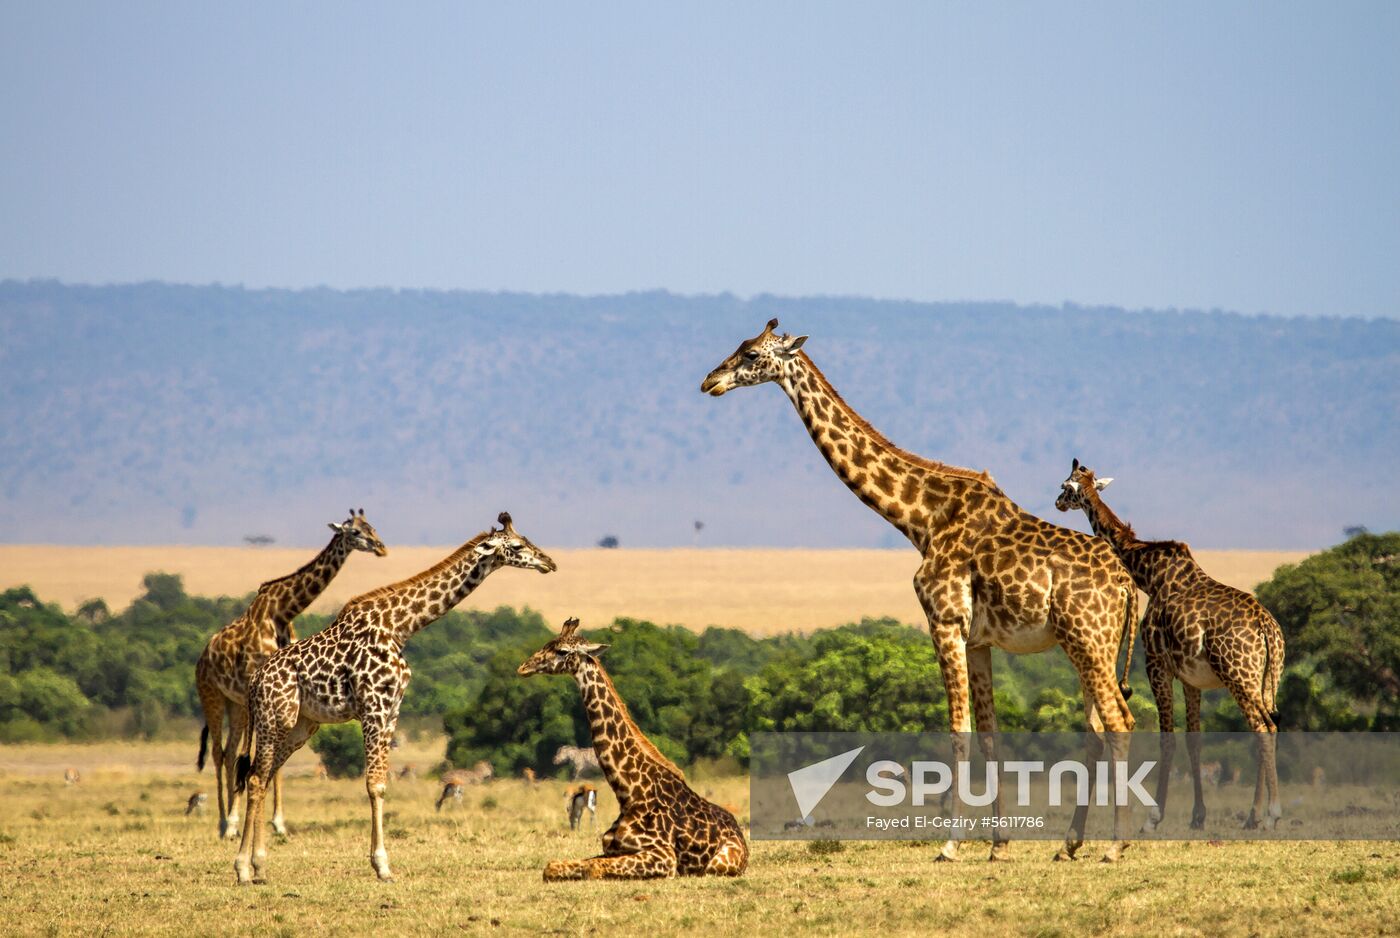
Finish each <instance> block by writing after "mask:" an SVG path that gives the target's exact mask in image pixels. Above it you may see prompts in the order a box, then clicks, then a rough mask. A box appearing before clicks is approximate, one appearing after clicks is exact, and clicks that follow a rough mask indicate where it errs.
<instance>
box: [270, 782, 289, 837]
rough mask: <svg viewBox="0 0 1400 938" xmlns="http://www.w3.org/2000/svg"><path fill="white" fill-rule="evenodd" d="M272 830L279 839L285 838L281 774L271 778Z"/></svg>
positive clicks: (285, 825) (285, 823) (285, 828)
mask: <svg viewBox="0 0 1400 938" xmlns="http://www.w3.org/2000/svg"><path fill="white" fill-rule="evenodd" d="M272 830H273V832H274V833H276V834H278V835H279V836H281V837H286V836H287V822H286V821H285V820H284V819H283V817H282V773H281V772H280V771H279V772H278V773H277V774H276V775H274V776H272Z"/></svg>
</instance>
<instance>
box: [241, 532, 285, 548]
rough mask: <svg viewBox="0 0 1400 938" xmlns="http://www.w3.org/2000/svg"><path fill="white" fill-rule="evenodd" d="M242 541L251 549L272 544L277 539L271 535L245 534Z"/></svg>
mask: <svg viewBox="0 0 1400 938" xmlns="http://www.w3.org/2000/svg"><path fill="white" fill-rule="evenodd" d="M243 540H244V541H246V542H247V543H248V544H249V545H250V546H252V547H266V546H267V545H268V544H271V543H274V542H275V541H276V540H277V539H276V538H275V537H273V536H272V535H271V534H245V535H243Z"/></svg>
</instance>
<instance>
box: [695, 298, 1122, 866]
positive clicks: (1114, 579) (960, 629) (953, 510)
mask: <svg viewBox="0 0 1400 938" xmlns="http://www.w3.org/2000/svg"><path fill="white" fill-rule="evenodd" d="M777 325H778V321H777V320H776V319H773V320H770V321H769V323H768V325H767V327H766V328H765V329H764V330H763V331H762V332H761V333H759V335H758V336H756V337H755V338H752V339H749V340H747V341H745V342H743V343H742V344H741V345H740V346H739V348H738V349H737V350H736V351H735V352H734V354H732V355H730V356H729V357H728V358H726V359H725V360H724V361H723V362H721V363H720V365H719V366H718V367H717V368H715V369H714V371H711V372H710V374H709V376H708V377H707V378H705V380H704V382H703V383H702V384H701V385H700V390H701V391H703V392H705V393H707V394H710V395H713V396H715V397H719V396H720V395H722V394H724V393H726V392H727V391H730V390H732V389H734V388H737V387H748V386H752V385H758V384H764V383H767V382H773V383H775V384H777V385H778V386H779V387H781V388H782V389H783V392H784V393H785V394H787V396H788V398H789V399H790V400H791V401H792V403H793V405H794V406H795V407H796V408H797V412H798V414H799V415H800V416H801V418H802V421H803V423H804V424H806V426H807V431H808V433H809V434H810V435H811V437H812V441H813V442H814V443H816V445H817V449H819V450H820V451H821V454H822V456H824V457H825V458H826V461H827V462H828V463H829V464H830V465H831V468H832V469H833V470H835V472H836V475H837V476H838V477H839V478H840V479H841V481H842V482H844V483H845V484H846V486H847V487H848V488H850V489H851V491H853V492H854V493H855V494H856V496H857V497H858V498H859V499H860V500H861V501H862V502H864V503H865V504H866V505H867V506H868V507H870V508H871V509H873V510H874V511H876V512H878V513H879V514H880V515H881V516H882V517H884V518H885V520H886V521H888V522H889V523H890V524H892V525H894V526H895V528H897V529H898V530H899V531H900V533H902V534H903V535H904V536H905V537H907V538H908V539H909V541H910V542H911V543H912V544H913V545H914V546H915V547H916V548H917V549H918V550H919V551H920V553H922V554H923V564H922V565H921V566H920V567H919V570H918V573H916V574H915V576H914V591H915V593H917V594H918V597H919V602H920V603H921V604H922V605H923V607H924V612H925V614H926V615H927V616H928V622H929V631H930V632H931V634H932V637H933V642H934V646H935V648H936V649H937V654H938V661H939V666H940V670H941V671H942V674H943V684H944V687H945V689H946V691H947V696H948V714H949V720H950V722H951V724H952V726H951V729H952V732H953V740H952V742H953V751H954V758H955V760H956V761H957V762H962V761H964V760H965V759H966V758H967V750H968V739H967V735H968V734H969V733H970V732H971V730H972V717H973V716H974V715H975V717H976V720H977V729H978V731H979V743H980V746H981V748H982V750H983V752H985V753H987V755H988V758H992V757H994V755H995V747H996V742H995V737H994V735H993V734H994V733H995V732H996V714H995V712H994V711H993V706H992V662H991V649H992V647H993V646H995V647H998V648H1002V649H1004V650H1006V651H1008V652H1011V653H1013V654H1029V653H1035V652H1041V651H1045V650H1047V649H1049V648H1053V647H1054V646H1056V645H1059V646H1060V647H1061V648H1063V649H1064V650H1065V653H1066V654H1067V655H1068V656H1069V659H1070V662H1071V663H1072V664H1073V665H1074V668H1075V670H1076V671H1077V672H1078V674H1079V680H1080V685H1081V687H1082V688H1083V693H1084V706H1085V710H1086V714H1087V718H1088V723H1089V726H1090V728H1091V729H1092V730H1093V732H1091V733H1090V734H1088V736H1087V741H1088V748H1089V759H1090V761H1091V762H1093V761H1097V759H1098V758H1099V756H1100V755H1101V754H1102V752H1103V744H1104V739H1103V737H1102V735H1101V734H1103V732H1104V730H1107V737H1108V743H1109V745H1110V747H1111V748H1112V752H1113V760H1112V761H1113V762H1114V763H1115V764H1116V763H1118V762H1120V761H1123V760H1125V759H1126V757H1127V746H1128V739H1127V733H1128V732H1129V731H1131V730H1132V728H1133V716H1132V714H1131V713H1130V712H1129V710H1128V704H1127V700H1126V697H1127V694H1128V693H1130V692H1129V691H1128V690H1127V687H1126V684H1125V683H1124V681H1120V680H1118V679H1117V677H1116V675H1115V673H1114V664H1115V662H1116V659H1117V656H1118V649H1119V645H1120V642H1121V641H1123V640H1124V639H1126V641H1127V642H1128V645H1129V650H1131V645H1132V637H1133V633H1134V631H1135V629H1136V627H1137V591H1136V589H1135V588H1134V587H1133V582H1132V580H1131V579H1130V578H1129V576H1128V573H1127V571H1125V570H1124V569H1123V566H1122V564H1120V563H1119V562H1118V559H1117V558H1116V557H1115V556H1114V555H1113V551H1112V550H1111V549H1110V548H1109V547H1108V545H1106V544H1104V543H1103V542H1102V541H1100V540H1097V539H1096V538H1092V537H1087V536H1085V535H1084V534H1081V533H1079V532H1077V531H1071V530H1069V529H1068V528H1061V527H1056V526H1055V525H1052V524H1050V523H1048V522H1046V521H1042V520H1041V519H1040V518H1037V517H1035V516H1034V515H1032V514H1030V513H1029V512H1027V511H1025V510H1023V509H1022V508H1021V507H1020V506H1018V505H1017V504H1016V503H1015V502H1013V501H1012V500H1011V499H1010V498H1008V497H1007V496H1006V495H1005V494H1004V493H1003V492H1002V491H1001V489H1000V488H999V487H998V486H997V484H996V483H995V482H994V481H992V478H991V476H989V475H987V474H986V473H985V472H974V471H972V470H969V469H961V468H958V467H956V466H950V465H947V464H945V463H941V462H937V461H935V460H931V459H925V458H923V457H920V456H916V455H914V454H912V453H909V452H906V451H904V450H902V449H899V448H898V447H896V446H895V445H894V444H892V443H890V441H889V440H887V439H885V437H884V436H882V435H881V434H880V433H879V432H878V431H877V430H875V428H874V427H872V426H871V425H870V424H869V423H867V422H866V421H865V420H864V419H863V418H862V417H861V416H860V415H859V414H858V413H856V412H855V410H854V409H853V408H852V407H851V406H850V405H849V404H847V403H846V402H845V401H844V400H842V399H841V397H840V395H838V394H837V393H836V390H835V389H834V388H833V387H832V386H831V384H830V382H828V381H827V380H826V377H825V376H824V375H823V374H822V373H821V371H819V370H818V369H817V366H816V365H814V364H813V363H812V360H811V359H810V358H808V357H807V355H806V353H805V352H803V351H801V349H802V345H803V343H804V342H806V340H807V337H806V336H796V337H792V336H788V335H778V334H777V333H776V332H775V331H774V330H775V328H776V327H777ZM1125 679H1126V667H1125V669H1124V680H1125ZM969 699H970V701H971V706H970V708H969ZM957 788H958V786H957V785H956V784H954V786H953V790H954V791H956V790H957ZM993 811H994V813H995V814H996V815H997V816H1000V815H1001V804H1000V796H998V798H997V799H996V800H995V801H994V802H993ZM1129 811H1130V809H1129V806H1128V805H1127V804H1119V805H1117V806H1116V809H1115V811H1114V818H1113V843H1112V844H1111V845H1110V847H1109V849H1108V851H1107V852H1106V854H1105V855H1104V860H1106V861H1112V860H1116V859H1117V858H1118V857H1119V856H1120V855H1121V854H1122V851H1123V849H1124V848H1126V847H1127V842H1126V840H1125V839H1124V838H1125V837H1126V835H1127V828H1128V824H1129V821H1130V817H1129ZM1087 815H1088V806H1087V805H1079V806H1077V807H1076V809H1075V812H1074V817H1073V819H1072V821H1071V823H1070V829H1069V831H1068V833H1067V834H1066V837H1065V844H1064V846H1063V848H1061V850H1060V851H1059V853H1058V854H1057V855H1056V859H1073V858H1074V855H1075V852H1076V851H1077V850H1078V849H1079V847H1080V846H1081V845H1082V844H1083V839H1084V823H1085V820H1086V818H1087ZM1006 843H1007V841H1006V834H1005V833H1004V831H1003V828H1001V827H999V826H998V827H996V828H994V833H993V839H992V852H991V857H990V858H991V859H993V860H1000V859H1006ZM957 848H958V841H957V840H956V839H953V840H949V841H948V842H947V843H945V844H944V845H943V849H942V851H941V852H940V854H939V858H940V859H944V860H956V859H957V858H958V857H957Z"/></svg>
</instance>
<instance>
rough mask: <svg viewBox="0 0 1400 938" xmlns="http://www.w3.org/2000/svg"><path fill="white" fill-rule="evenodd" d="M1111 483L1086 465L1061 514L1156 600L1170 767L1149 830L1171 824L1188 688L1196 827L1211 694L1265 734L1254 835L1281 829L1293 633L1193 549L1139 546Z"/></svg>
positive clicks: (1153, 639) (1151, 643) (1250, 823)
mask: <svg viewBox="0 0 1400 938" xmlns="http://www.w3.org/2000/svg"><path fill="white" fill-rule="evenodd" d="M1111 481H1112V480H1111V479H1099V478H1096V476H1095V474H1094V471H1093V470H1092V469H1090V468H1089V467H1087V466H1082V465H1080V464H1079V460H1077V459H1076V460H1075V461H1074V464H1073V466H1071V468H1070V474H1069V477H1068V478H1067V479H1065V481H1064V483H1063V484H1062V485H1061V486H1060V495H1059V498H1058V499H1056V501H1055V506H1056V507H1057V508H1059V509H1060V510H1061V511H1073V510H1074V509H1076V508H1078V509H1082V510H1083V511H1084V514H1085V515H1086V516H1087V517H1088V519H1089V526H1090V527H1092V528H1093V529H1094V533H1095V534H1096V535H1098V536H1099V537H1100V538H1102V539H1103V540H1104V541H1105V542H1106V543H1108V544H1109V545H1111V546H1112V547H1113V550H1114V552H1115V553H1117V554H1118V556H1119V558H1120V559H1121V560H1122V561H1123V565H1124V566H1125V567H1127V569H1128V572H1129V573H1130V574H1132V577H1133V582H1135V583H1136V584H1137V586H1138V588H1139V589H1141V590H1142V591H1143V592H1144V593H1146V594H1147V596H1148V600H1149V601H1148V610H1147V615H1146V617H1144V619H1143V624H1142V641H1143V646H1144V647H1145V648H1146V650H1147V677H1148V680H1150V681H1151V683H1152V695H1153V697H1154V698H1155V700H1156V704H1157V713H1158V728H1159V729H1160V731H1161V740H1160V743H1161V747H1162V766H1161V768H1160V770H1159V771H1158V774H1157V794H1156V797H1155V800H1156V802H1157V806H1156V807H1155V808H1153V809H1151V814H1150V816H1149V818H1148V821H1147V823H1146V824H1145V825H1144V828H1145V829H1146V830H1153V829H1155V828H1156V827H1157V825H1158V824H1160V823H1161V820H1162V812H1163V811H1164V810H1165V808H1166V804H1167V787H1168V784H1167V783H1168V779H1169V776H1170V774H1171V763H1172V756H1173V754H1174V752H1175V747H1176V737H1175V736H1174V735H1173V731H1174V730H1175V716H1174V714H1173V712H1172V711H1173V709H1174V706H1175V704H1174V702H1173V698H1174V696H1175V691H1174V685H1173V683H1172V682H1173V681H1174V680H1178V681H1180V682H1181V686H1182V688H1183V690H1184V692H1185V695H1186V732H1187V734H1188V735H1187V737H1186V746H1187V752H1188V754H1189V755H1190V758H1191V777H1192V779H1193V784H1194V789H1195V806H1194V808H1193V809H1192V812H1191V826H1192V827H1193V828H1196V829H1200V828H1202V827H1203V826H1204V825H1205V817H1206V808H1205V801H1204V797H1203V793H1202V786H1201V765H1200V761H1201V745H1200V738H1199V736H1197V735H1195V734H1199V733H1200V731H1201V691H1203V690H1210V689H1212V688H1216V687H1226V688H1228V689H1229V691H1230V694H1231V696H1233V697H1234V698H1235V703H1236V704H1238V705H1239V708H1240V712H1241V713H1242V714H1244V718H1245V722H1246V723H1248V724H1249V728H1250V729H1251V730H1252V731H1253V732H1255V733H1257V734H1259V740H1258V742H1259V745H1258V755H1259V759H1258V775H1257V778H1256V782H1255V789H1254V805H1253V807H1252V809H1251V810H1250V813H1249V817H1248V818H1247V819H1246V821H1245V827H1247V828H1256V827H1260V826H1264V827H1269V828H1272V827H1274V826H1275V825H1276V824H1277V822H1278V818H1279V817H1280V816H1281V814H1282V809H1281V806H1280V804H1279V799H1278V768H1277V765H1276V758H1275V757H1276V748H1277V747H1276V745H1275V743H1276V740H1275V739H1274V738H1273V737H1274V734H1275V733H1276V732H1277V729H1276V727H1275V726H1274V721H1273V717H1272V713H1273V711H1274V703H1275V700H1274V698H1275V696H1276V694H1277V692H1278V682H1279V675H1280V674H1281V673H1282V672H1283V656H1284V644H1283V631H1282V630H1281V629H1280V628H1279V624H1278V622H1277V621H1276V620H1275V619H1274V617H1273V616H1272V615H1270V614H1269V611H1268V610H1267V609H1265V608H1264V607H1263V606H1262V605H1261V604H1260V603H1259V601H1258V600H1257V599H1255V598H1254V597H1253V596H1251V595H1249V594H1248V593H1246V592H1244V591H1242V590H1237V589H1235V588H1234V587H1233V586H1226V585H1225V584H1224V583H1221V582H1220V581H1219V580H1216V579H1214V578H1213V577H1211V576H1210V575H1209V574H1207V573H1206V572H1205V571H1204V570H1202V569H1201V567H1200V564H1198V563H1196V559H1195V558H1194V557H1192V556H1191V548H1190V547H1188V546H1187V545H1186V544H1183V543H1181V542H1180V541H1143V540H1139V539H1138V537H1137V535H1136V534H1134V533H1133V529H1132V528H1131V527H1129V526H1128V525H1127V524H1126V523H1124V522H1123V521H1122V520H1121V519H1119V517H1118V516H1117V515H1116V514H1114V513H1113V511H1112V509H1110V508H1109V507H1108V505H1106V504H1105V503H1104V501H1103V498H1102V497H1100V495H1099V492H1100V491H1101V490H1102V489H1104V488H1105V487H1107V485H1108V483H1109V482H1111ZM1266 801H1267V805H1266Z"/></svg>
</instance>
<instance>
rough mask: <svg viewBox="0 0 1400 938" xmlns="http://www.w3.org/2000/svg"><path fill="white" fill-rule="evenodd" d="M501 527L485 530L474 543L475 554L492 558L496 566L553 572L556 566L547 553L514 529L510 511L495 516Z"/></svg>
mask: <svg viewBox="0 0 1400 938" xmlns="http://www.w3.org/2000/svg"><path fill="white" fill-rule="evenodd" d="M496 520H497V521H498V522H499V523H500V525H501V529H500V530H499V531H498V530H496V529H495V528H492V529H491V530H489V531H487V532H486V534H485V536H484V537H482V539H481V542H480V543H478V544H477V545H476V552H477V555H478V556H480V557H489V558H492V559H494V561H495V563H496V566H498V567H523V568H524V569H526V570H538V571H539V572H540V573H553V572H554V571H555V570H557V569H558V566H557V565H556V564H555V563H554V561H553V560H552V559H551V558H550V556H549V555H548V554H546V553H545V552H544V551H542V550H540V549H539V548H538V547H536V546H535V545H534V544H532V543H531V542H530V539H529V538H527V537H526V536H525V535H523V534H521V533H520V532H519V531H517V530H515V524H514V523H513V522H512V521H511V520H510V512H508V511H503V512H501V513H500V515H499V516H498V517H497V518H496Z"/></svg>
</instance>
